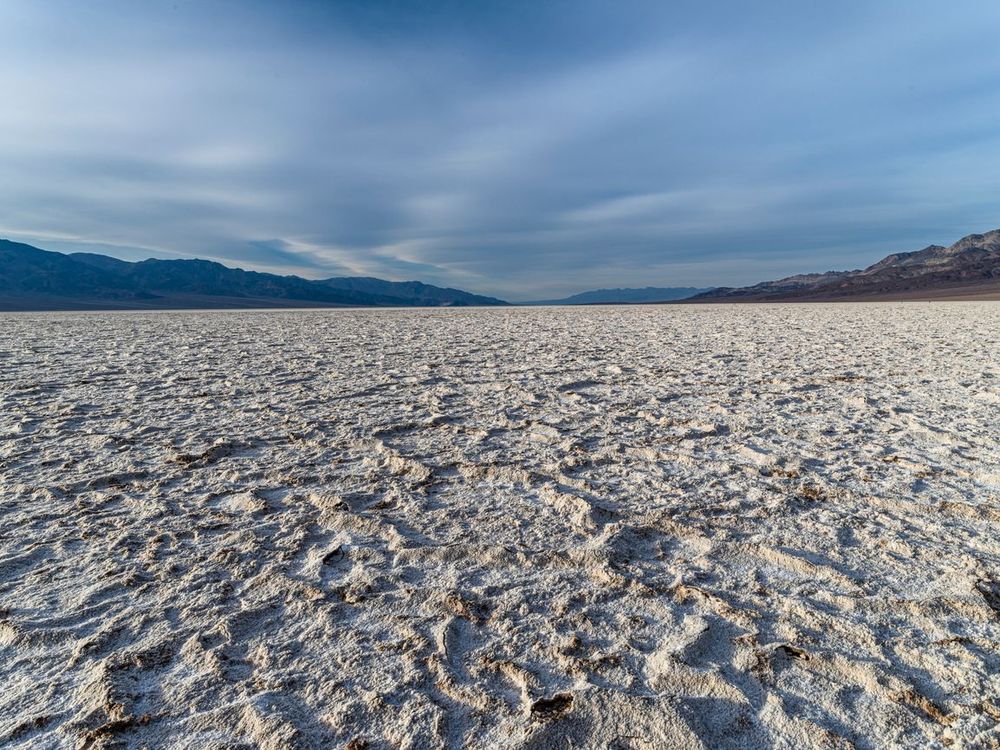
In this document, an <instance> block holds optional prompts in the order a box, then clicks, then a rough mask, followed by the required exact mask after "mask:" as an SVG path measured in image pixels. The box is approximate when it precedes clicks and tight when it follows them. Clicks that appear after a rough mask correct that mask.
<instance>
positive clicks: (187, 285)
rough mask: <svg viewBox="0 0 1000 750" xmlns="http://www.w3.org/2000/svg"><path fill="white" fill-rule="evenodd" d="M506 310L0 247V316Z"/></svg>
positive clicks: (426, 294)
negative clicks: (73, 312) (201, 309)
mask: <svg viewBox="0 0 1000 750" xmlns="http://www.w3.org/2000/svg"><path fill="white" fill-rule="evenodd" d="M506 304H507V303H506V302H504V301H503V300H499V299H494V298H493V297H483V296H480V295H477V294H470V293H469V292H463V291H461V290H459V289H442V288H441V287H436V286H430V285H428V284H422V283H420V282H419V281H403V282H395V281H383V280H381V279H371V278H356V279H355V278H333V279H323V280H320V281H310V280H307V279H303V278H300V277H298V276H278V275H276V274H270V273H258V272H256V271H244V270H243V269H240V268H229V267H227V266H224V265H222V264H221V263H215V262H213V261H208V260H155V259H150V260H144V261H140V262H138V263H130V262H128V261H124V260H118V259H117V258H111V257H108V256H106V255H97V254H94V253H72V254H69V255H67V254H64V253H54V252H49V251H47V250H40V249H38V248H37V247H32V246H31V245H25V244H22V243H20V242H10V241H8V240H0V310H87V309H176V308H192V307H209V308H253V307H327V306H381V307H421V306H433V307H456V306H468V305H506Z"/></svg>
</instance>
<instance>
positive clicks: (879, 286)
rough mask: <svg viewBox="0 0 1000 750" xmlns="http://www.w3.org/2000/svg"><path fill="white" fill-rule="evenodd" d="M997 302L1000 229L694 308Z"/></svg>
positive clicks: (707, 297)
mask: <svg viewBox="0 0 1000 750" xmlns="http://www.w3.org/2000/svg"><path fill="white" fill-rule="evenodd" d="M944 297H956V298H961V297H968V298H975V297H980V298H991V297H992V298H998V299H1000V229H995V230H993V231H990V232H986V233H985V234H970V235H969V236H968V237H963V238H962V239H961V240H959V241H958V242H956V243H955V244H954V245H951V246H950V247H942V246H940V245H930V246H929V247H925V248H924V249H923V250H917V251H914V252H909V253H893V254H892V255H888V256H886V257H885V258H883V259H882V260H880V261H879V262H878V263H875V264H873V265H871V266H868V268H864V269H861V270H856V271H828V272H826V273H815V274H801V275H798V276H789V277H788V278H784V279H778V280H777V281H765V282H762V283H760V284H755V285H754V286H748V287H740V288H720V289H714V290H711V291H709V292H706V293H704V294H699V295H696V296H694V297H692V298H691V300H690V301H693V302H744V301H745V302H759V301H784V300H796V301H809V300H814V301H821V300H838V299H853V298H857V299H907V298H915V299H924V298H928V299H929V298H944Z"/></svg>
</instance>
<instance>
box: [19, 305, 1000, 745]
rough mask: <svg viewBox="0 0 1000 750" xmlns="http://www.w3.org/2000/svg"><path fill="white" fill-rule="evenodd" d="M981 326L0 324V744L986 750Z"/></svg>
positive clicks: (215, 320) (918, 309) (994, 397)
mask: <svg viewBox="0 0 1000 750" xmlns="http://www.w3.org/2000/svg"><path fill="white" fill-rule="evenodd" d="M998 696H1000V304H995V303H935V304H918V303H910V304H873V305H786V306H719V307H714V306H712V307H710V306H704V307H701V306H698V307H695V306H692V307H641V308H585V309H578V308H577V309H574V308H559V309H545V308H542V309H537V308H534V309H491V310H487V309H483V310H440V311H439V310H435V311H413V310H407V311H402V310H357V311H350V310H341V311H329V312H324V311H319V312H317V311H303V312H252V313H248V312H241V313H155V314H114V313H112V314H30V315H6V316H2V317H0V745H3V746H5V747H20V748H28V747H31V748H49V747H52V748H56V747H90V748H98V747H130V748H144V747H148V748H161V747H171V748H174V747H176V748H244V747H245V748H251V747H262V748H325V747H342V748H350V749H351V750H360V749H361V748H365V747H367V748H372V749H374V748H414V749H416V748H436V747H448V748H451V747H476V748H480V747H481V748H487V747H489V748H547V747H552V748H568V747H577V748H579V747H594V748H618V749H624V748H670V747H684V748H688V747H691V748H699V747H704V748H713V749H715V748H744V747H750V748H754V747H782V748H814V747H815V748H850V747H856V748H884V747H911V748H924V747H951V748H990V747H993V748H996V747H1000V727H998V723H1000V697H998Z"/></svg>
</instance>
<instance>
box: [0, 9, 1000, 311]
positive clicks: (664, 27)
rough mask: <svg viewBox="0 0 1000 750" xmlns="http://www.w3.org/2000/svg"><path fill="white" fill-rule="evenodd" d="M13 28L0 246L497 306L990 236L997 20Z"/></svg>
mask: <svg viewBox="0 0 1000 750" xmlns="http://www.w3.org/2000/svg"><path fill="white" fill-rule="evenodd" d="M667 5H668V4H663V3H648V2H627V3H624V4H616V6H615V8H614V9H613V12H612V9H611V8H610V6H607V5H606V4H599V3H586V2H584V3H572V4H569V3H562V2H555V1H553V2H546V3H532V4H527V3H525V4H519V3H496V4H493V3H482V4H452V3H446V2H441V3H435V4H424V3H412V4H409V3H398V4H381V3H373V4H361V3H357V4H356V3H349V2H344V3H328V4H319V3H312V2H304V1H303V2H293V3H286V4H265V3H232V2H221V1H220V2H213V1H209V2H200V3H193V2H179V3H160V2H150V3H141V4H134V3H124V2H113V1H111V0H95V2H93V3H88V4H85V5H84V4H79V3H70V2H58V1H56V2H51V3H44V4H42V3H33V2H28V1H27V0H8V1H7V2H5V3H4V4H3V6H2V7H0V24H2V25H3V27H4V28H5V29H7V30H8V34H7V38H8V40H9V41H8V42H7V43H5V45H4V46H3V48H2V49H0V94H2V95H3V97H4V101H5V102H7V103H8V105H9V106H5V107H3V108H0V201H2V203H0V205H3V206H4V215H3V219H2V220H0V233H4V234H7V235H10V236H12V237H13V238H15V239H23V240H27V241H36V242H38V243H39V244H43V245H45V246H48V247H53V248H56V249H60V248H65V249H80V247H83V246H87V247H93V248H104V249H106V251H108V252H111V253H112V254H117V255H120V256H122V257H137V256H141V255H142V254H143V253H147V254H149V255H160V256H167V255H176V256H182V257H183V256H199V257H210V258H215V259H218V260H221V261H223V262H227V263H230V264H233V265H242V266H245V267H253V268H259V269H262V270H270V271H279V272H285V273H292V272H294V273H300V274H302V275H306V276H310V277H319V276H326V275H338V274H367V275H379V276H383V277H386V278H391V279H406V278H414V277H416V278H420V279H422V280H425V281H429V282H432V283H441V284H447V285H460V286H465V287H469V288H472V289H474V290H476V291H480V292H483V293H487V294H495V295H499V296H504V297H507V298H510V299H530V298H533V297H551V296H557V295H560V294H564V293H570V292H575V291H579V290H580V289H584V288H590V287H598V286H625V285H639V286H645V285H648V284H657V285H709V284H739V283H749V282H753V281H756V280H759V279H761V278H765V277H768V276H772V275H775V274H783V273H792V272H797V271H803V270H814V269H817V268H841V267H852V266H856V265H859V264H863V263H865V262H868V261H870V260H871V259H873V258H874V257H875V256H877V255H879V254H880V253H883V252H887V251H891V250H903V249H913V248H916V247H918V246H921V245H923V244H926V243H929V242H932V241H933V242H940V243H947V242H948V241H951V240H954V239H955V238H956V237H957V236H959V235H961V234H963V233H965V232H968V231H975V230H982V229H986V228H991V227H994V226H997V225H1000V210H998V209H1000V185H998V180H997V178H996V177H995V172H996V170H994V169H990V168H988V165H990V164H993V163H995V162H996V160H997V158H998V157H1000V138H998V137H997V136H996V135H995V113H996V112H998V111H1000V85H998V84H1000V56H997V55H996V54H995V52H994V51H993V50H994V44H993V41H992V39H991V38H990V35H989V30H990V29H993V28H996V23H997V22H998V21H1000V7H998V8H994V7H993V6H991V5H989V4H982V3H971V2H970V3H962V2H959V3H956V4H952V5H950V6H949V8H948V9H947V11H945V10H943V9H940V8H939V6H938V5H937V4H932V3H926V4H925V3H919V2H917V3H914V2H907V3H902V2H900V3H892V2H890V3H880V4H878V7H877V8H873V7H872V6H871V4H868V3H844V4H838V5H837V6H836V7H833V6H831V7H826V8H811V7H806V6H805V4H793V3H785V2H777V1H776V0H775V1H773V2H768V3H763V4H755V6H754V7H753V8H748V7H745V6H746V5H747V4H745V3H735V2H731V3H729V2H716V3H698V4H695V3H684V2H681V3H671V4H669V7H665V6H667Z"/></svg>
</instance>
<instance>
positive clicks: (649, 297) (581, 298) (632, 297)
mask: <svg viewBox="0 0 1000 750" xmlns="http://www.w3.org/2000/svg"><path fill="white" fill-rule="evenodd" d="M707 291H709V290H708V289H699V288H697V287H691V286H682V287H657V286H647V287H643V288H642V289H593V290H591V291H589V292H580V293H579V294H574V295H572V296H570V297H563V298H562V299H549V300H539V301H538V302H527V303H525V304H528V305H620V304H638V303H644V302H670V301H672V300H679V299H685V298H687V297H690V296H692V295H694V294H700V293H702V292H707Z"/></svg>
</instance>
